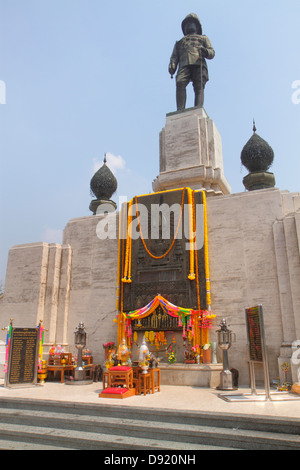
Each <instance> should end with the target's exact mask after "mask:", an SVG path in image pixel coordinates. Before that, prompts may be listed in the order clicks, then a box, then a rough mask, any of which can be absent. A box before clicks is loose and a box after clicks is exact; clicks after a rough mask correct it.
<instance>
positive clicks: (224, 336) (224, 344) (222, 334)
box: [217, 318, 236, 390]
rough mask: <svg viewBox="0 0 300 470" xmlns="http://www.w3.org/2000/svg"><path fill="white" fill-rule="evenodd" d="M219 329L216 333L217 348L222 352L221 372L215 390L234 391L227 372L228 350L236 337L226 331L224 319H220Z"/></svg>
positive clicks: (230, 374)
mask: <svg viewBox="0 0 300 470" xmlns="http://www.w3.org/2000/svg"><path fill="white" fill-rule="evenodd" d="M220 327H221V328H220V329H219V330H217V333H218V346H219V347H220V348H221V349H222V351H223V371H222V372H221V373H220V385H219V387H217V388H218V389H219V390H235V389H236V388H235V387H233V382H232V373H231V371H230V370H229V363H228V349H229V348H230V347H231V344H232V343H234V342H235V341H236V335H235V333H232V331H231V330H229V329H228V326H227V322H226V320H225V318H223V319H222V321H221V323H220Z"/></svg>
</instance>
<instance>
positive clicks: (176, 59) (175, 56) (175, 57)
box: [169, 43, 179, 75]
mask: <svg viewBox="0 0 300 470" xmlns="http://www.w3.org/2000/svg"><path fill="white" fill-rule="evenodd" d="M178 62H179V56H178V49H177V43H176V44H175V46H174V49H173V52H172V55H171V58H170V63H169V73H170V74H171V75H174V73H175V72H176V69H177V66H178Z"/></svg>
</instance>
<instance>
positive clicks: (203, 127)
mask: <svg viewBox="0 0 300 470" xmlns="http://www.w3.org/2000/svg"><path fill="white" fill-rule="evenodd" d="M159 171H160V173H159V176H158V177H157V178H156V179H155V180H154V181H153V184H152V187H153V190H154V191H155V192H157V191H165V190H169V189H176V188H182V187H186V186H188V187H190V188H192V189H205V190H206V192H207V195H208V196H209V195H222V194H230V193H231V188H230V186H229V184H228V182H227V180H226V178H225V176H224V171H223V153H222V141H221V136H220V134H219V132H218V130H217V128H216V126H215V124H214V122H213V120H212V119H210V118H209V117H208V115H207V114H206V112H205V110H204V108H190V109H187V110H185V111H183V112H175V113H169V114H167V117H166V125H165V127H164V128H163V130H162V131H161V133H160V170H159Z"/></svg>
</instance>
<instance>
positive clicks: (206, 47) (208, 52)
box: [203, 36, 215, 59]
mask: <svg viewBox="0 0 300 470" xmlns="http://www.w3.org/2000/svg"><path fill="white" fill-rule="evenodd" d="M203 38H204V42H203V52H204V57H205V59H213V58H214V57H215V50H214V48H213V47H212V45H211V42H210V40H209V39H208V37H207V36H203Z"/></svg>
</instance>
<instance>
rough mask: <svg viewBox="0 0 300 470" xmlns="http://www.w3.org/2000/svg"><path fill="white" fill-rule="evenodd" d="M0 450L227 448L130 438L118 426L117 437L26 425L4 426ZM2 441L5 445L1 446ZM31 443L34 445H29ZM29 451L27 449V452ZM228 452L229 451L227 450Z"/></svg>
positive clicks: (1, 431) (0, 430)
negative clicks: (37, 448)
mask: <svg viewBox="0 0 300 470" xmlns="http://www.w3.org/2000/svg"><path fill="white" fill-rule="evenodd" d="M0 439H1V440H0V442H1V443H2V446H1V447H2V449H14V450H21V449H23V448H24V446H25V445H26V444H27V445H28V446H31V445H32V447H33V450H34V447H35V446H38V447H43V446H44V448H45V449H46V448H52V449H53V450H54V449H55V450H57V449H58V448H60V449H64V450H67V449H69V450H174V451H175V450H176V451H178V450H182V451H185V450H195V451H196V450H229V448H227V447H220V446H218V447H216V446H212V445H209V444H205V443H203V444H193V443H189V442H188V443H186V442H175V441H167V440H158V439H150V438H141V437H132V436H128V435H127V429H126V428H125V429H124V428H123V427H119V434H116V435H114V434H105V433H96V432H86V431H82V430H81V431H77V430H76V431H75V430H69V429H54V428H52V427H45V426H40V427H39V426H27V425H20V424H5V429H4V430H2V429H0ZM5 441H6V442H7V443H8V446H7V447H5V446H4V445H5ZM32 443H34V444H32ZM29 449H30V450H31V447H29V448H28V450H29ZM230 450H232V448H230Z"/></svg>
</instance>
